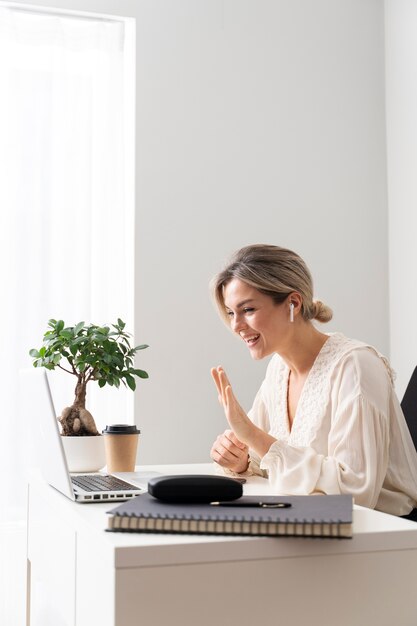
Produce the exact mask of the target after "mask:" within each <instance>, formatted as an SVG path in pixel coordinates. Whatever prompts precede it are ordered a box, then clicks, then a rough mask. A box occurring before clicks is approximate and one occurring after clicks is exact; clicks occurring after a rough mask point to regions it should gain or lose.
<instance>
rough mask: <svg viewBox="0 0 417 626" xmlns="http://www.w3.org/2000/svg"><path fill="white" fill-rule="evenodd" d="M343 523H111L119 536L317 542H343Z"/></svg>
mask: <svg viewBox="0 0 417 626" xmlns="http://www.w3.org/2000/svg"><path fill="white" fill-rule="evenodd" d="M342 526H343V523H342V521H341V520H340V519H339V520H334V521H333V520H331V521H329V522H323V521H316V520H314V519H312V520H307V519H297V518H295V519H293V520H290V519H289V518H288V517H286V518H284V519H282V520H281V521H279V522H276V521H274V520H273V518H272V517H268V518H265V519H262V520H261V519H258V518H256V517H255V516H253V515H252V516H250V517H246V518H243V517H239V516H236V515H233V516H230V517H229V518H228V519H224V518H222V517H220V516H218V515H206V516H204V517H202V516H196V515H188V516H186V515H184V516H178V515H176V516H174V515H163V514H153V515H150V514H146V513H144V514H143V515H141V516H140V517H138V516H136V515H134V514H129V513H123V514H120V515H115V516H114V517H112V518H110V520H109V529H110V530H117V531H119V532H142V533H155V532H158V533H166V534H170V533H176V534H187V535H190V534H191V535H193V534H205V535H241V536H257V537H278V536H289V537H313V538H320V537H321V538H323V537H324V538H327V537H328V538H341V537H343V536H346V534H344V533H343V529H342Z"/></svg>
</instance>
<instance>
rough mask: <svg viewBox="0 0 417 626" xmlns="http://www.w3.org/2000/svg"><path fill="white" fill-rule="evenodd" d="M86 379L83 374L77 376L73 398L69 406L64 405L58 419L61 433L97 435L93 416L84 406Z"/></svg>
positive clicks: (76, 435)
mask: <svg viewBox="0 0 417 626" xmlns="http://www.w3.org/2000/svg"><path fill="white" fill-rule="evenodd" d="M87 382H88V381H87V380H86V379H85V376H84V375H80V376H78V380H77V385H76V387H75V400H74V403H73V404H72V405H71V406H67V407H65V409H64V410H63V411H62V414H61V417H59V418H58V421H59V422H60V423H61V426H62V434H63V435H65V436H70V437H82V436H85V435H99V434H100V433H99V432H98V430H97V427H96V424H95V422H94V418H93V416H92V415H91V413H90V412H89V411H87V409H86V408H85V398H86V394H87Z"/></svg>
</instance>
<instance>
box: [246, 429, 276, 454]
mask: <svg viewBox="0 0 417 626" xmlns="http://www.w3.org/2000/svg"><path fill="white" fill-rule="evenodd" d="M249 438H250V441H245V443H246V444H247V445H248V446H249V448H251V449H252V450H254V451H255V452H256V454H257V455H258V456H259V457H260V458H262V457H264V456H265V454H267V452H268V451H269V449H270V447H271V446H272V444H273V443H275V441H277V440H276V438H275V437H272V435H269V434H268V433H266V432H265V431H264V430H262V429H261V428H258V427H257V426H255V425H253V429H252V431H251V433H250V437H249Z"/></svg>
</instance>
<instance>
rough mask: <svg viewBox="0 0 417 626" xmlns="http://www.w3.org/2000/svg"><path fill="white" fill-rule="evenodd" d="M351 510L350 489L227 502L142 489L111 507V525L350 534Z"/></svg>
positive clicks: (195, 530)
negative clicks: (165, 498) (179, 500)
mask: <svg viewBox="0 0 417 626" xmlns="http://www.w3.org/2000/svg"><path fill="white" fill-rule="evenodd" d="M352 510H353V499H352V496H349V495H329V496H326V495H319V496H285V497H277V496H243V497H241V498H239V499H238V500H234V501H233V502H229V503H225V502H221V503H211V504H172V503H166V502H162V501H161V500H157V499H156V498H153V497H152V496H151V495H150V494H149V493H144V494H142V495H139V496H137V497H136V498H134V499H133V500H131V501H129V502H126V503H125V504H122V505H120V506H118V507H116V508H115V509H112V510H111V511H108V514H109V518H108V528H107V530H109V531H115V532H138V533H182V534H190V535H195V534H197V535H246V536H257V537H279V536H293V537H329V538H349V537H352Z"/></svg>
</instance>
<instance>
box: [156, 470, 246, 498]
mask: <svg viewBox="0 0 417 626" xmlns="http://www.w3.org/2000/svg"><path fill="white" fill-rule="evenodd" d="M148 491H149V493H150V494H151V496H153V497H154V498H158V500H163V501H164V502H183V503H199V502H200V503H204V502H220V501H222V500H236V499H237V498H240V496H241V495H242V493H243V488H242V483H241V482H240V481H239V479H237V480H235V479H234V478H228V477H227V476H212V475H210V474H207V475H206V474H190V475H180V476H178V475H177V476H156V477H155V478H151V479H150V481H149V483H148Z"/></svg>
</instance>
